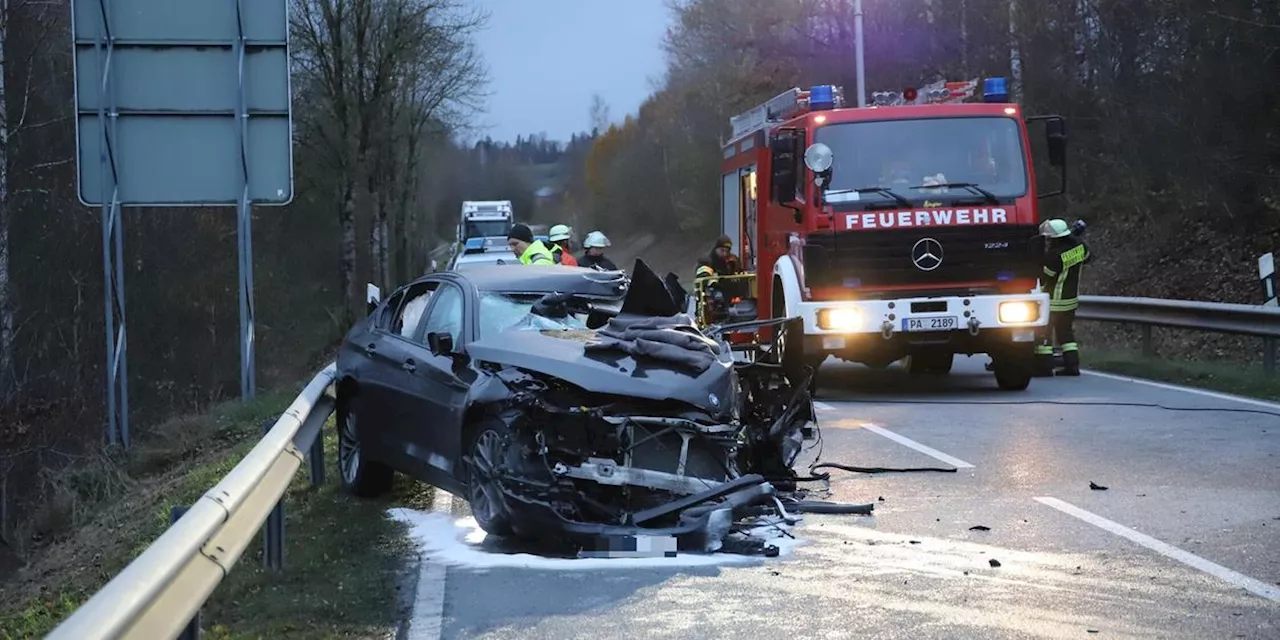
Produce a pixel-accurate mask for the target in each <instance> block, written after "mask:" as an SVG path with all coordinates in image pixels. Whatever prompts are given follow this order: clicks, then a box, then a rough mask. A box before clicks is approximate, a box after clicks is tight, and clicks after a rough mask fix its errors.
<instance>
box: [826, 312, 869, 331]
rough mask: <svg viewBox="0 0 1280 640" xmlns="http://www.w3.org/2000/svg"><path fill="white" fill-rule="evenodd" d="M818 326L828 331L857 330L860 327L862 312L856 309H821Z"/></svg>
mask: <svg viewBox="0 0 1280 640" xmlns="http://www.w3.org/2000/svg"><path fill="white" fill-rule="evenodd" d="M818 326H819V327H821V328H823V329H826V330H829V331H857V330H860V329H861V328H862V312H861V311H859V310H857V309H851V308H844V309H823V310H821V311H819V312H818Z"/></svg>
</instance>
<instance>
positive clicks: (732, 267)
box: [693, 236, 743, 317]
mask: <svg viewBox="0 0 1280 640" xmlns="http://www.w3.org/2000/svg"><path fill="white" fill-rule="evenodd" d="M739 273H742V261H741V260H740V259H738V256H736V255H734V254H733V240H730V239H729V236H720V237H719V238H717V239H716V244H715V246H714V247H712V248H711V253H710V254H708V255H707V257H705V258H702V259H701V260H699V261H698V268H697V269H696V270H695V271H694V272H693V277H694V278H695V279H696V278H709V277H713V276H734V275H738V274H739ZM742 284H743V283H742V282H741V281H737V280H712V281H711V282H708V283H707V285H706V292H707V297H708V298H710V300H709V303H710V304H711V305H712V306H713V307H714V309H715V311H713V312H712V313H710V314H708V315H709V316H711V317H719V316H720V315H723V314H724V313H727V312H728V309H729V305H730V303H731V301H732V300H733V299H735V298H741V297H743V292H742Z"/></svg>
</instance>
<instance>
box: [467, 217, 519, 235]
mask: <svg viewBox="0 0 1280 640" xmlns="http://www.w3.org/2000/svg"><path fill="white" fill-rule="evenodd" d="M510 226H511V225H510V224H508V223H507V221H506V220H468V221H467V234H466V237H468V238H504V237H506V235H507V228H508V227H510Z"/></svg>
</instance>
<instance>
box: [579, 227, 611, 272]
mask: <svg viewBox="0 0 1280 640" xmlns="http://www.w3.org/2000/svg"><path fill="white" fill-rule="evenodd" d="M612 244H613V243H611V242H609V238H607V237H605V235H604V234H603V233H600V232H599V231H592V232H591V233H588V234H587V237H586V239H585V240H583V241H582V249H583V251H582V258H581V259H579V260H578V264H579V265H581V266H584V267H599V268H601V269H603V270H605V271H617V270H618V265H616V264H614V263H613V261H612V260H610V259H609V258H607V257H605V255H604V250H605V249H607V248H608V247H609V246H611V245H612Z"/></svg>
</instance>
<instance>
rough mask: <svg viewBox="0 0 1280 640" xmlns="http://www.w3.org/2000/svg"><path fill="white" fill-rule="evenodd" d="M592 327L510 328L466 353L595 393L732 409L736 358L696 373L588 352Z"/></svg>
mask: <svg viewBox="0 0 1280 640" xmlns="http://www.w3.org/2000/svg"><path fill="white" fill-rule="evenodd" d="M594 336H595V332H593V331H587V330H582V331H567V332H564V333H559V332H554V333H553V332H548V333H543V332H541V331H525V330H517V331H506V332H503V333H500V334H497V335H494V336H492V337H488V338H485V339H483V340H478V341H476V342H472V343H470V344H469V345H467V353H468V354H469V355H470V356H471V357H473V358H475V359H477V360H482V361H486V362H493V363H497V364H504V365H509V366H514V367H520V368H521V369H527V370H529V371H534V372H537V373H541V374H544V375H548V376H552V377H555V378H559V379H561V380H564V381H565V382H568V383H570V384H573V385H576V386H578V387H581V388H583V389H585V390H587V391H591V392H594V393H606V394H612V395H619V396H629V397H633V398H644V399H648V400H678V401H680V402H684V403H686V404H689V405H692V406H694V407H697V408H699V409H701V410H703V411H705V412H707V413H708V414H710V415H712V416H718V415H721V414H723V412H725V411H727V410H728V409H729V407H728V403H729V402H730V398H731V397H732V395H731V388H732V384H733V364H732V362H725V361H716V362H714V363H713V364H712V365H711V366H710V367H708V368H707V370H705V371H703V372H702V373H700V374H694V373H692V372H690V371H688V370H681V369H678V368H675V367H673V366H671V365H668V364H665V363H661V362H656V361H651V360H649V359H647V358H642V359H639V360H637V359H636V358H635V357H633V356H630V355H627V354H624V353H620V352H619V353H598V352H593V353H592V354H590V355H588V354H587V353H586V352H584V350H583V345H584V344H586V342H587V341H589V340H594Z"/></svg>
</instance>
